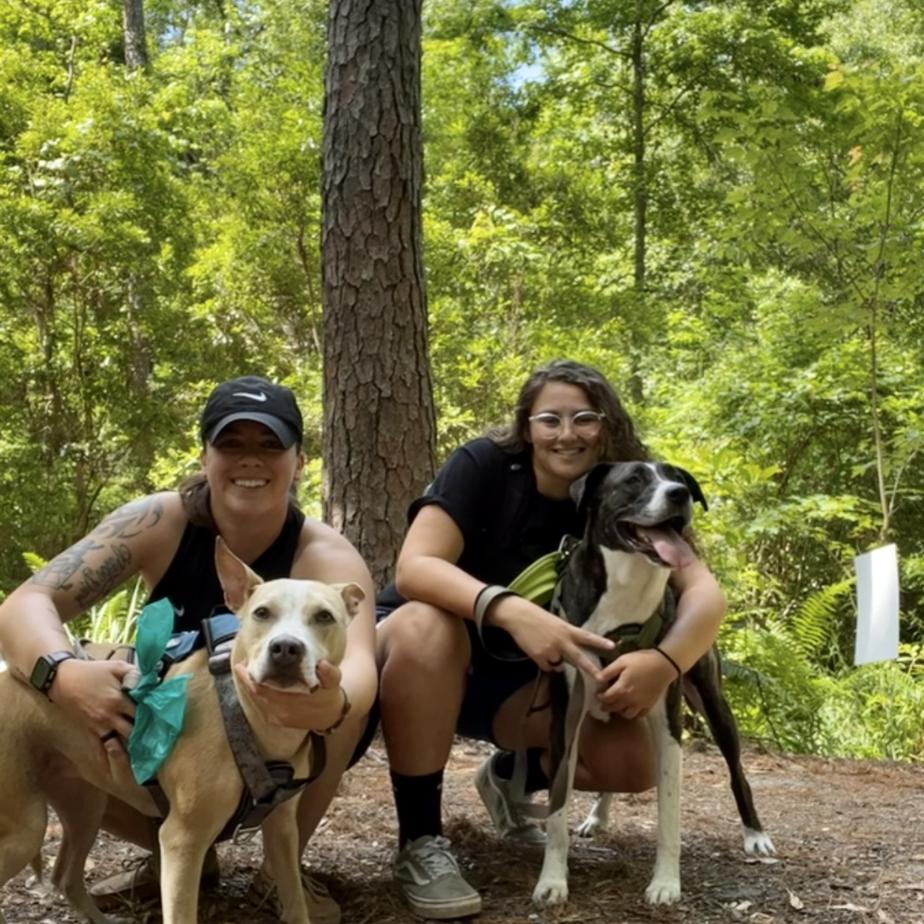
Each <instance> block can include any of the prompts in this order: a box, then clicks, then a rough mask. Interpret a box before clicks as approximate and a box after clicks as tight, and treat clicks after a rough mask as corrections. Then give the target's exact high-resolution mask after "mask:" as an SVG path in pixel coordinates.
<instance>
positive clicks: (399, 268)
mask: <svg viewBox="0 0 924 924" xmlns="http://www.w3.org/2000/svg"><path fill="white" fill-rule="evenodd" d="M421 2H422V0H362V2H360V0H331V3H330V11H329V18H328V49H329V52H328V55H329V56H328V63H327V71H326V74H325V100H326V105H325V113H324V141H323V158H324V165H323V166H324V170H323V179H322V184H323V191H322V229H321V235H322V267H323V300H324V453H323V457H324V515H325V519H326V520H327V522H329V523H330V524H331V525H332V526H334V527H335V528H337V529H340V530H341V531H342V532H343V533H344V534H345V535H346V536H347V538H349V539H350V540H351V541H352V542H353V543H354V545H356V547H357V548H358V549H359V550H360V552H361V554H362V555H363V557H364V558H365V559H366V562H367V563H368V565H369V567H370V570H371V571H372V575H373V578H375V580H376V582H377V583H379V584H381V583H382V582H384V580H386V578H387V577H388V576H389V575H390V572H391V569H392V566H393V563H394V558H395V554H396V552H397V549H398V546H399V544H400V541H401V538H402V536H403V534H404V531H405V527H406V511H407V506H408V503H409V502H410V501H411V500H412V499H413V498H414V497H416V496H417V495H418V494H420V492H421V490H422V489H423V487H424V486H425V485H426V483H427V481H428V480H429V479H430V477H431V476H432V473H433V461H434V446H435V415H434V410H433V394H432V384H431V377H430V361H429V349H428V342H427V310H426V291H425V286H424V274H423V260H422V243H421V218H420V200H421V177H422V162H423V157H422V151H421V147H422V143H421V130H420V119H421V116H420V28H421V24H420V13H421Z"/></svg>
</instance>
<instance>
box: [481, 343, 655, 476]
mask: <svg viewBox="0 0 924 924" xmlns="http://www.w3.org/2000/svg"><path fill="white" fill-rule="evenodd" d="M549 382H564V383H565V384H567V385H576V386H577V387H578V388H580V389H582V390H583V391H584V392H585V393H586V394H587V397H588V398H589V399H590V403H591V405H592V406H593V409H594V410H595V411H600V412H601V413H603V414H604V415H605V419H604V421H603V441H602V446H601V452H600V461H601V462H645V461H648V460H649V459H651V454H650V453H649V451H648V448H647V447H646V446H645V444H644V443H643V442H642V441H641V439H639V436H638V434H637V433H636V432H635V424H634V423H633V422H632V418H631V417H630V416H629V415H628V413H627V412H626V409H625V408H624V407H623V406H622V402H621V401H620V400H619V397H618V396H617V394H616V391H615V389H614V388H613V386H612V385H610V383H609V382H608V381H607V379H606V377H605V376H604V375H603V374H602V373H601V372H598V371H597V370H596V369H594V368H593V367H591V366H585V365H584V364H583V363H578V362H575V361H574V360H571V359H556V360H555V361H554V362H550V363H548V365H545V366H541V367H540V368H538V369H536V370H535V371H534V372H533V373H532V375H530V377H529V378H528V379H527V380H526V382H525V383H524V384H523V387H522V388H521V389H520V394H519V397H518V398H517V403H516V406H515V407H514V411H513V420H512V421H511V422H510V423H509V424H507V425H506V426H503V427H496V428H494V429H493V430H490V431H489V432H488V434H487V435H488V437H489V438H490V439H492V440H493V441H494V442H495V443H497V445H498V446H500V447H501V448H502V449H504V450H506V451H507V452H510V453H518V452H524V451H526V450H528V449H529V448H530V444H529V442H528V441H527V439H526V434H527V433H528V432H529V415H530V413H531V411H532V407H533V403H534V402H535V400H536V396H537V395H538V394H539V392H540V391H541V390H542V388H543V387H544V386H545V385H547V384H548V383H549Z"/></svg>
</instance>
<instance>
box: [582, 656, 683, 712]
mask: <svg viewBox="0 0 924 924" xmlns="http://www.w3.org/2000/svg"><path fill="white" fill-rule="evenodd" d="M676 679H677V674H676V672H675V670H674V668H673V667H672V666H671V664H670V662H669V661H667V660H666V659H665V658H664V657H663V656H662V655H661V654H659V653H658V652H657V651H654V650H653V649H645V650H642V651H630V652H628V653H627V654H624V655H620V657H618V658H617V659H616V660H615V661H613V663H612V664H608V665H607V666H606V667H604V668H603V670H602V671H601V683H600V692H599V693H598V694H597V699H598V701H599V703H600V707H601V709H603V711H604V712H611V713H613V714H614V715H618V716H622V718H624V719H638V718H641V716H643V715H646V714H647V713H648V711H649V710H650V709H651V708H652V707H653V706H654V705H655V703H657V701H658V699H659V698H660V697H661V695H662V694H663V693H664V691H665V690H666V689H667V687H668V685H669V684H670V683H671V681H673V680H676Z"/></svg>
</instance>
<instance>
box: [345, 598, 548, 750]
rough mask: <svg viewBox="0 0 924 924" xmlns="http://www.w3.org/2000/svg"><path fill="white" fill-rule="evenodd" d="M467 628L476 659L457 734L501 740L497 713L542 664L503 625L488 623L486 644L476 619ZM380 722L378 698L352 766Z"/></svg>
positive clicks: (381, 615)
mask: <svg viewBox="0 0 924 924" xmlns="http://www.w3.org/2000/svg"><path fill="white" fill-rule="evenodd" d="M392 611H393V610H392V608H391V607H383V606H379V607H376V610H375V618H376V622H381V621H382V620H383V619H385V617H386V616H388V615H389V614H390V613H391V612H392ZM465 628H466V630H467V631H468V638H469V642H470V643H471V648H472V660H471V663H470V664H469V668H468V677H467V681H466V685H465V695H464V697H463V698H462V709H461V711H460V713H459V721H458V722H457V723H456V734H458V735H461V736H462V737H463V738H476V739H478V740H479V741H490V742H491V743H492V744H497V742H496V741H495V740H494V731H493V725H494V717H495V716H496V715H497V713H498V711H499V710H500V708H501V706H502V705H503V704H504V703H505V702H506V701H507V700H508V699H509V698H510V697H511V696H512V695H513V694H514V693H516V691H517V690H519V689H520V688H521V687H524V686H526V685H527V684H528V683H532V682H533V681H535V679H536V675H537V674H538V672H539V668H538V666H537V665H536V662H535V661H532V660H531V659H530V658H528V657H526V655H525V654H523V652H522V651H521V649H520V648H518V647H517V645H516V644H515V643H514V641H513V639H512V638H511V636H510V635H509V633H507V632H505V631H504V630H503V629H498V628H497V627H495V626H486V627H485V629H484V636H485V638H484V644H483V643H482V641H481V639H480V638H479V637H478V630H477V629H476V628H475V624H474V623H473V622H471V621H470V620H465ZM485 646H487V647H485ZM378 726H379V703H378V699H376V701H375V703H373V706H372V709H371V710H370V712H369V720H368V722H367V723H366V729H365V731H364V732H363V734H362V735H361V736H360V739H359V742H358V743H357V746H356V750H355V751H354V753H353V757H352V759H351V761H350V766H353V764H354V763H356V761H357V760H359V758H360V757H362V756H363V754H365V753H366V750H367V748H368V747H369V745H370V744H371V743H372V739H373V738H374V737H375V733H376V730H377V729H378Z"/></svg>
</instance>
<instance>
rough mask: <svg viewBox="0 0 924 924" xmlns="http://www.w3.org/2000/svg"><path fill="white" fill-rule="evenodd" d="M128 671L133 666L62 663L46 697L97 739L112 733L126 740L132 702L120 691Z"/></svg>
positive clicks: (105, 663) (101, 662) (77, 659)
mask: <svg viewBox="0 0 924 924" xmlns="http://www.w3.org/2000/svg"><path fill="white" fill-rule="evenodd" d="M132 670H134V667H133V665H131V664H129V663H128V662H127V661H117V660H112V661H85V660H83V659H80V658H72V659H71V660H69V661H63V662H62V663H61V664H60V665H59V666H58V671H57V673H56V674H55V679H54V683H53V684H52V686H51V689H50V690H49V698H50V699H51V701H52V702H53V703H55V705H57V706H60V707H61V708H62V709H63V710H64V711H65V712H68V713H70V714H71V715H72V716H74V717H75V718H77V719H78V720H79V721H81V722H82V723H83V724H84V725H86V726H88V727H89V728H90V729H91V731H93V732H94V733H95V734H96V735H97V736H99V737H100V738H102V737H104V736H105V735H109V734H110V733H111V732H116V733H117V734H118V735H119V736H121V737H122V738H125V739H127V738H128V736H129V735H130V734H131V732H132V721H133V716H134V714H135V703H134V701H133V700H132V699H131V697H129V696H127V695H126V694H125V693H124V692H123V691H122V681H123V680H124V678H125V675H126V674H128V673H129V672H130V671H132Z"/></svg>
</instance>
